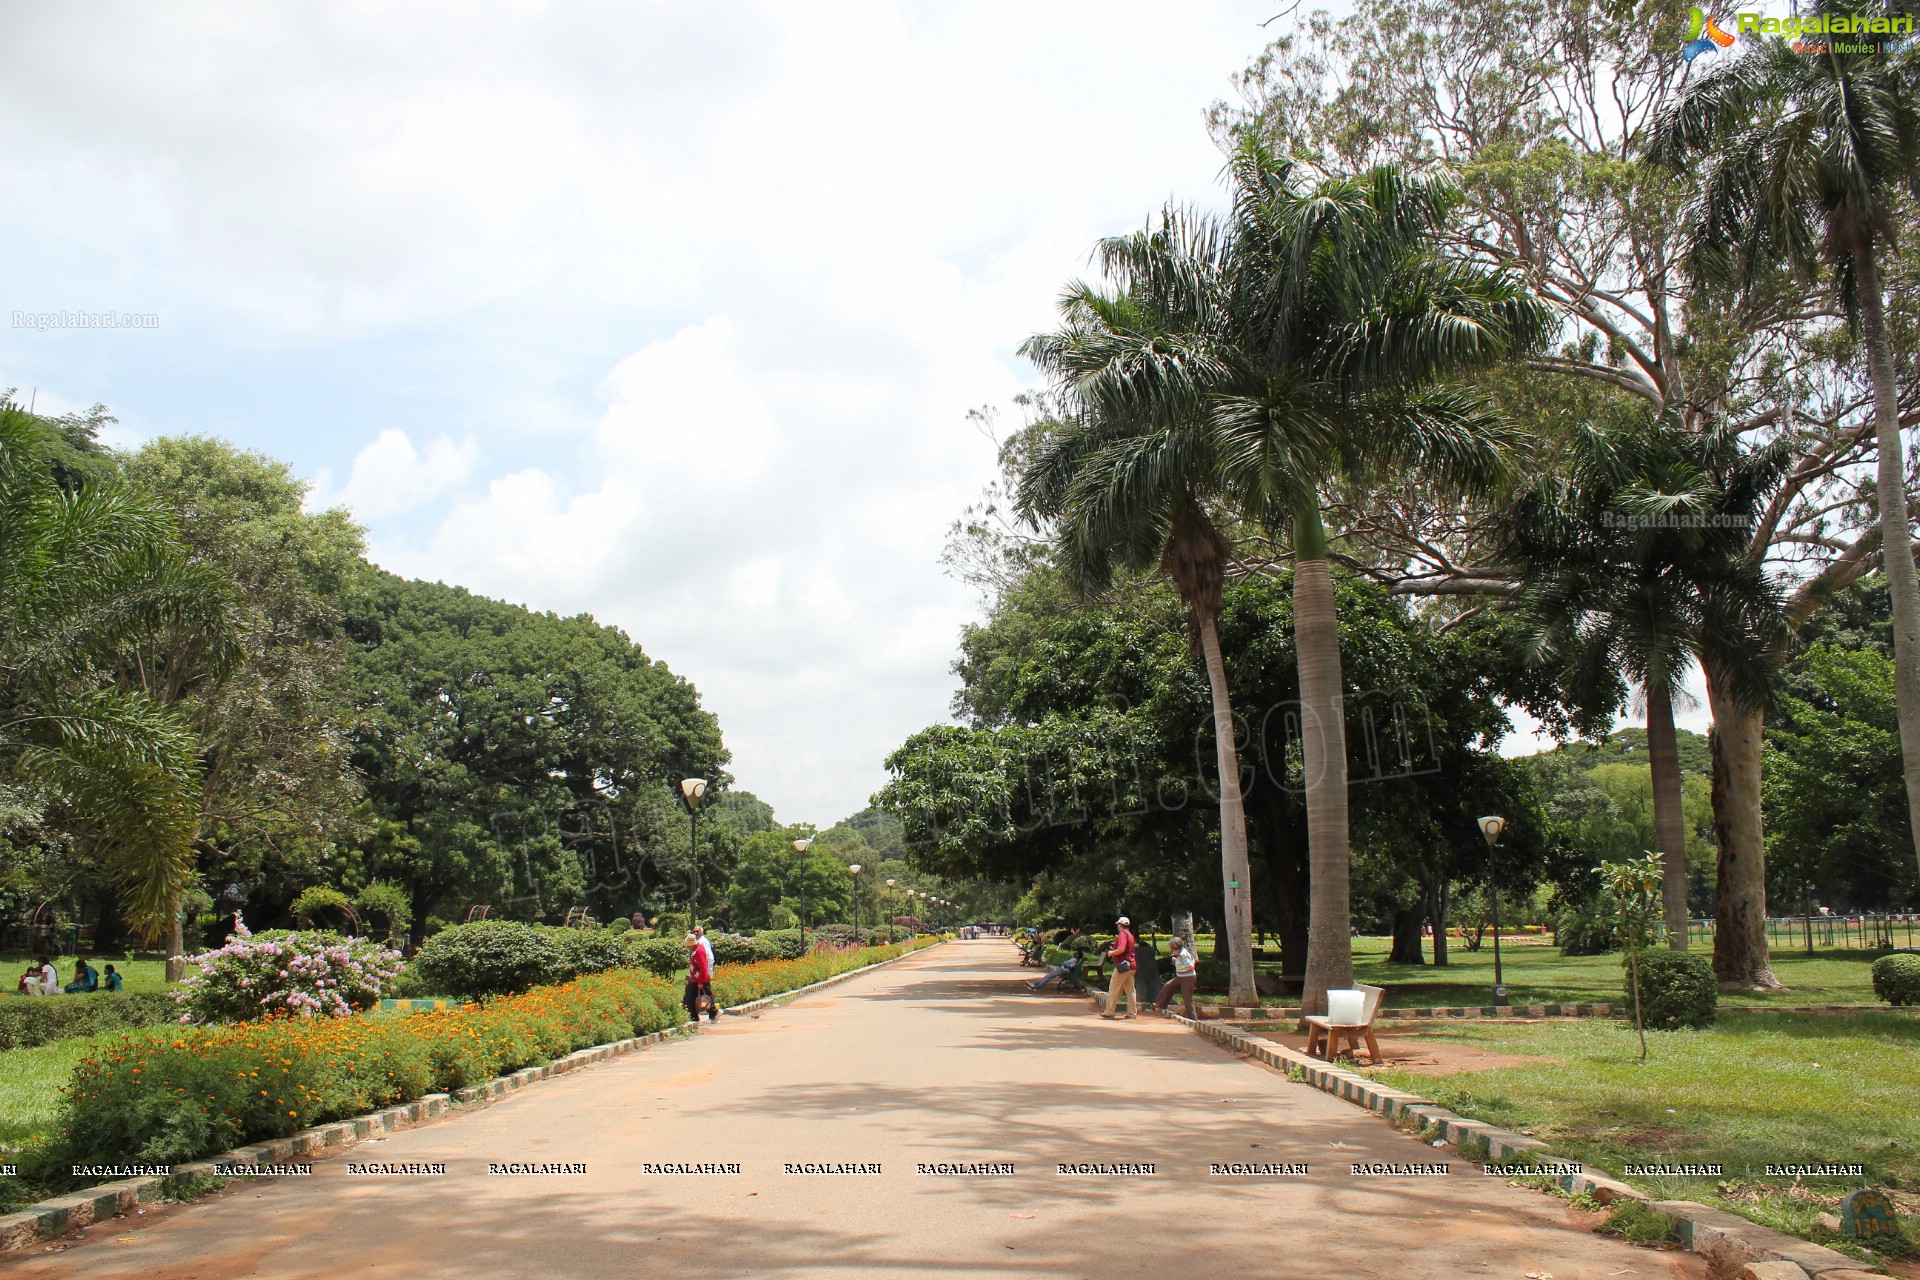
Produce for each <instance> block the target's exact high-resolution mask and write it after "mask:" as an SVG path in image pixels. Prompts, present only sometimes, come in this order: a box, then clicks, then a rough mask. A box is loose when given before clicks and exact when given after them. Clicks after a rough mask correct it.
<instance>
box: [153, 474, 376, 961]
mask: <svg viewBox="0 0 1920 1280" xmlns="http://www.w3.org/2000/svg"><path fill="white" fill-rule="evenodd" d="M120 470H121V471H122V473H123V474H124V475H125V476H126V477H127V478H128V479H129V480H131V481H133V482H134V483H136V484H138V485H140V486H141V487H143V488H144V489H146V490H147V491H149V492H152V493H154V494H155V495H157V496H158V497H159V498H160V499H161V500H162V501H163V502H165V503H166V505H167V507H168V508H169V509H170V510H171V511H172V512H173V514H174V518H175V520H176V522H177V524H178V527H179V530H180V538H181V541H182V543H183V544H184V549H185V553H186V556H187V561H188V563H189V564H190V565H191V566H194V567H195V568H197V569H199V570H200V571H201V572H203V573H204V574H206V575H207V576H208V577H209V578H210V579H213V580H217V581H218V582H219V583H220V584H221V589H220V590H218V591H217V593H210V595H209V598H208V601H207V607H206V608H205V610H204V611H203V612H204V613H205V614H206V615H207V616H206V617H202V618H194V619H189V620H187V625H178V626H171V627H168V628H165V629H160V630H155V631H153V632H150V633H148V634H147V635H146V636H145V637H143V639H142V641H141V642H140V643H137V644H133V645H130V646H129V647H128V649H127V650H126V654H125V657H124V658H123V661H122V678H123V680H125V681H126V682H127V683H128V684H130V685H133V686H135V687H138V688H139V689H140V690H141V691H143V692H144V693H146V694H147V696H148V697H150V698H152V699H153V700H154V701H155V702H157V703H159V704H161V705H163V706H168V707H172V708H175V709H177V711H178V713H179V714H180V716H181V717H182V718H183V719H184V720H185V721H186V722H187V723H188V724H189V725H190V726H191V727H192V728H193V730H194V732H195V734H196V736H197V737H198V738H199V743H200V759H201V765H202V785H201V791H200V816H199V821H198V824H197V828H196V832H195V845H196V847H197V849H198V855H199V856H198V867H199V871H200V874H201V876H202V878H203V879H205V880H208V881H211V882H212V883H214V884H218V885H230V884H231V885H238V886H243V887H245V888H244V890H243V891H245V892H247V894H248V898H249V899H250V900H251V901H252V902H253V903H254V905H255V909H256V913H257V912H258V911H259V910H261V909H265V910H278V909H281V908H283V907H284V906H285V904H286V901H287V899H286V897H285V896H281V895H283V894H284V895H290V894H291V892H292V890H293V886H295V885H298V884H300V883H302V882H308V883H312V882H326V883H331V882H333V881H335V880H336V879H338V877H339V875H340V873H341V872H342V871H343V870H344V868H342V867H341V866H339V865H338V864H337V863H331V862H330V861H329V859H330V858H331V857H332V856H333V853H334V851H335V842H336V841H338V842H340V843H343V844H351V843H353V841H354V839H355V837H356V835H357V834H358V832H357V829H356V820H355V812H356V807H357V805H358V803H359V799H360V796H359V787H358V784H357V781H356V779H355V777H354V774H353V770H352V768H351V767H350V766H349V764H348V760H347V752H346V747H345V742H344V739H345V731H346V720H347V717H348V715H349V708H348V706H347V705H346V703H345V700H344V698H343V696H342V694H343V691H344V680H343V675H344V659H345V643H344V639H343V636H342V632H341V618H342V613H343V610H344V607H345V603H346V599H347V596H348V594H349V592H350V590H351V586H352V583H353V582H354V580H355V577H356V575H357V573H358V571H359V569H360V566H361V563H362V562H361V559H360V552H361V539H360V530H359V529H358V528H357V527H356V526H355V525H354V524H353V523H352V522H351V521H350V520H349V519H348V518H347V517H346V515H345V513H344V512H340V511H322V512H309V511H307V510H305V509H304V503H305V500H306V495H307V485H306V483H305V482H304V481H301V480H300V479H298V478H297V477H296V476H294V474H293V471H292V469H291V468H290V467H288V466H287V465H286V464H285V463H282V462H278V461H275V460H274V459H272V458H267V457H264V456H262V455H260V454H256V453H246V452H242V451H241V450H238V449H236V448H234V447H233V446H232V445H229V444H227V443H225V442H224V441H220V440H215V439H211V438H208V437H205V436H179V437H168V438H163V439H159V440H154V441H151V442H149V443H148V444H146V445H144V446H142V447H141V448H140V449H139V450H137V451H136V452H134V453H132V454H129V455H126V456H124V457H122V458H121V459H120ZM216 609H217V610H218V612H217V613H216V612H215V610H216ZM222 637H231V643H230V644H228V645H222V644H221V643H220V640H221V638H222ZM234 905H235V906H238V905H239V903H237V902H236V903H235V904H234ZM174 954H178V952H177V950H176V952H175V953H174Z"/></svg>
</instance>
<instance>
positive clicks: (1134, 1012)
mask: <svg viewBox="0 0 1920 1280" xmlns="http://www.w3.org/2000/svg"><path fill="white" fill-rule="evenodd" d="M1131 923H1132V921H1130V920H1128V919H1127V918H1126V917H1125V916H1121V917H1120V918H1119V919H1118V920H1116V921H1114V924H1115V925H1116V926H1118V928H1119V932H1117V933H1115V934H1114V935H1113V945H1112V946H1110V947H1108V948H1107V959H1109V960H1111V961H1113V979H1112V981H1110V982H1109V983H1108V984H1107V1011H1106V1012H1105V1013H1103V1014H1101V1015H1100V1016H1101V1017H1103V1018H1111V1017H1114V1016H1116V1015H1115V1013H1114V1010H1115V1009H1116V1008H1117V1007H1118V1005H1119V1002H1120V998H1121V997H1122V996H1125V997H1126V1000H1127V1017H1128V1019H1130V1020H1131V1019H1133V1018H1137V1017H1139V1016H1140V993H1139V992H1138V991H1135V990H1134V989H1133V968H1134V960H1135V957H1136V955H1137V953H1138V944H1137V943H1136V942H1135V941H1134V937H1133V930H1132V929H1130V928H1128V927H1127V926H1128V925H1129V924H1131Z"/></svg>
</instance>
